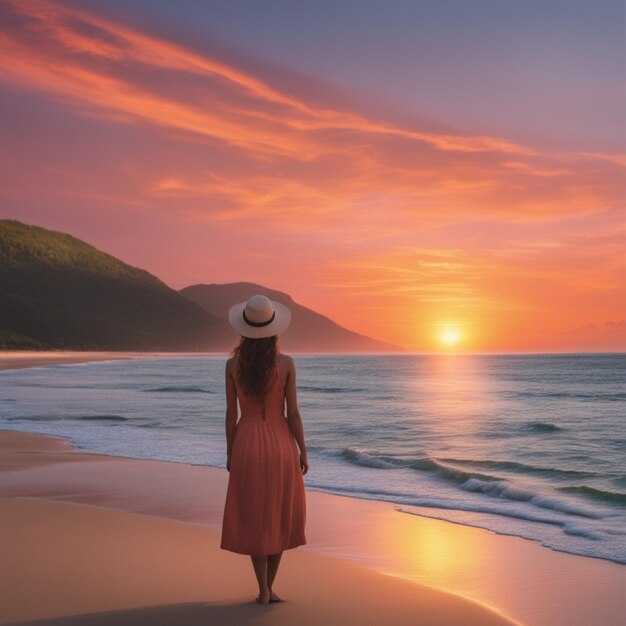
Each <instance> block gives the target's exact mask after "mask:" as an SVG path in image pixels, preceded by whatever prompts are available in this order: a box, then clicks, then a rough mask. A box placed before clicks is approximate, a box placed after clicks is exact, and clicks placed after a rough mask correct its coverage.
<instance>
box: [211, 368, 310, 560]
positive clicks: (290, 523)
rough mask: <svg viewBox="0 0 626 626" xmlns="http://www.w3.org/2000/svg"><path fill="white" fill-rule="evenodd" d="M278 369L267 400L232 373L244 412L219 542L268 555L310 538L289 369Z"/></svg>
mask: <svg viewBox="0 0 626 626" xmlns="http://www.w3.org/2000/svg"><path fill="white" fill-rule="evenodd" d="M279 359H280V356H279ZM279 362H280V363H281V364H282V363H284V360H283V359H280V361H279ZM277 374H278V375H277V377H275V379H274V383H273V385H272V387H271V389H270V390H269V391H268V394H267V396H266V397H265V402H263V401H261V400H259V399H257V398H253V397H250V396H248V395H246V394H245V393H244V391H243V389H242V388H241V385H240V383H239V381H238V379H237V375H236V373H235V374H234V375H233V378H234V381H235V387H236V389H237V398H238V400H239V406H240V409H241V418H240V420H239V422H238V424H237V429H236V431H235V437H234V440H233V446H232V451H231V459H230V473H229V477H228V491H227V493H226V503H225V505H224V517H223V521H222V541H221V546H220V547H221V548H223V549H224V550H230V551H231V552H238V553H240V554H249V555H251V556H266V555H268V554H276V553H278V552H282V551H283V550H289V549H291V548H296V547H297V546H300V545H303V544H305V543H306V537H305V534H304V526H305V521H306V499H305V492H304V479H303V477H302V470H301V469H300V453H299V451H298V446H297V444H296V440H295V439H294V436H293V434H292V433H291V430H290V429H289V425H288V423H287V418H286V416H285V386H286V383H287V369H286V368H285V367H279V368H278V372H277Z"/></svg>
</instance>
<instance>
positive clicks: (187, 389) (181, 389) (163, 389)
mask: <svg viewBox="0 0 626 626" xmlns="http://www.w3.org/2000/svg"><path fill="white" fill-rule="evenodd" d="M143 391H147V392H150V393H215V392H214V391H211V390H210V389H205V388H204V387H193V386H180V387H173V386H172V387H153V388H152V389H143Z"/></svg>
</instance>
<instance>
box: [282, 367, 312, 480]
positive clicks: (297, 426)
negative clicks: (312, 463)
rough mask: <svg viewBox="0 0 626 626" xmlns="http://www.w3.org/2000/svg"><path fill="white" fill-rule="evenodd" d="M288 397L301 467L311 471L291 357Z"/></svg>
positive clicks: (291, 425)
mask: <svg viewBox="0 0 626 626" xmlns="http://www.w3.org/2000/svg"><path fill="white" fill-rule="evenodd" d="M285 397H286V398H287V423H288V424H289V428H290V429H291V432H292V434H293V436H294V439H295V440H296V443H297V444H298V448H300V468H301V469H302V474H306V473H307V472H308V471H309V460H308V458H307V453H306V444H305V443H304V428H303V427H302V418H301V417H300V411H299V410H298V394H297V391H296V365H295V363H294V362H293V359H292V358H291V357H289V369H288V371H287V389H286V391H285Z"/></svg>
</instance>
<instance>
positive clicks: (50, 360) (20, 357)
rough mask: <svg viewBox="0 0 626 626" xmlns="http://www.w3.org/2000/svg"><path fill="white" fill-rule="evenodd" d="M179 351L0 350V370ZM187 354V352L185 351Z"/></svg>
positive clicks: (115, 359) (154, 355) (129, 357)
mask: <svg viewBox="0 0 626 626" xmlns="http://www.w3.org/2000/svg"><path fill="white" fill-rule="evenodd" d="M165 354H170V355H172V356H175V355H176V354H178V353H165V352H96V351H94V352H84V351H79V350H67V351H62V350H59V351H51V352H45V351H41V352H37V351H31V350H28V351H26V350H22V351H20V350H13V351H9V350H5V351H2V352H0V370H8V369H23V368H26V367H39V366H42V365H63V364H70V363H89V362H90V361H117V360H119V359H133V358H144V359H145V358H149V357H157V356H163V355H165ZM185 354H187V353H185Z"/></svg>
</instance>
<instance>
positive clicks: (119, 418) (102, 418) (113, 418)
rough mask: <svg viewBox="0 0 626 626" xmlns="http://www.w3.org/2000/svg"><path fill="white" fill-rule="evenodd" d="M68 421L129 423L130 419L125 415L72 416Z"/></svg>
mask: <svg viewBox="0 0 626 626" xmlns="http://www.w3.org/2000/svg"><path fill="white" fill-rule="evenodd" d="M67 419H73V420H83V421H86V422H127V421H128V420H129V419H130V418H129V417H124V416H123V415H80V416H78V417H76V416H70V417H68V418H67Z"/></svg>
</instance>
